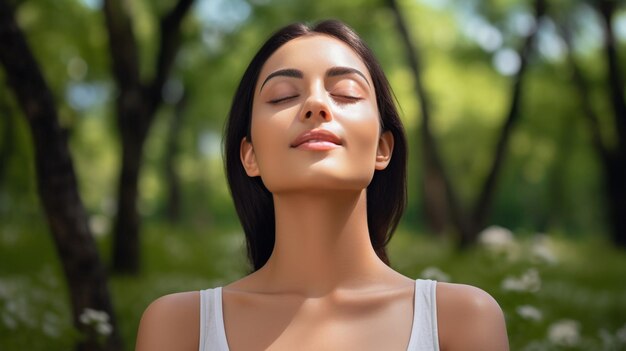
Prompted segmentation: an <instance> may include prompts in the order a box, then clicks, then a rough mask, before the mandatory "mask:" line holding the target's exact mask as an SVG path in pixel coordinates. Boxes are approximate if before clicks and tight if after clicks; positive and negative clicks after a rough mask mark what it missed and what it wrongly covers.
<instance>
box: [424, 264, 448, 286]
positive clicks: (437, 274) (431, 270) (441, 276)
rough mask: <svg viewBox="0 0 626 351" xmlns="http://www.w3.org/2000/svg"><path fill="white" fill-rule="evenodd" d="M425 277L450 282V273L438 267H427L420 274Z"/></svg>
mask: <svg viewBox="0 0 626 351" xmlns="http://www.w3.org/2000/svg"><path fill="white" fill-rule="evenodd" d="M420 277H422V278H423V279H432V280H436V281H439V282H449V281H450V275H449V274H446V273H445V272H444V271H442V270H441V269H439V268H437V267H426V268H424V270H423V271H422V273H421V274H420Z"/></svg>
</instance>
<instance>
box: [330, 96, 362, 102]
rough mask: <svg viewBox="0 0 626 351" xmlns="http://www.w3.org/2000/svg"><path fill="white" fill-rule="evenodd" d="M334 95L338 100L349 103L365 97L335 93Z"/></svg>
mask: <svg viewBox="0 0 626 351" xmlns="http://www.w3.org/2000/svg"><path fill="white" fill-rule="evenodd" d="M332 96H333V97H334V98H335V99H337V100H340V101H342V102H347V103H354V102H357V101H360V100H363V98H361V97H359V96H352V95H340V94H333V95H332Z"/></svg>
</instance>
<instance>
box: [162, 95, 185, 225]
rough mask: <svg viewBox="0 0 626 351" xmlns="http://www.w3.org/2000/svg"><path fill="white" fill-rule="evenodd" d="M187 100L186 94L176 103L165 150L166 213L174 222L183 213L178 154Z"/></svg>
mask: <svg viewBox="0 0 626 351" xmlns="http://www.w3.org/2000/svg"><path fill="white" fill-rule="evenodd" d="M185 94H186V93H185ZM186 102H187V98H186V95H183V96H182V97H181V99H180V100H179V101H178V102H177V103H176V105H175V108H174V113H173V114H172V117H171V120H170V128H169V130H168V136H167V148H166V151H165V152H166V154H165V177H166V182H167V204H166V214H167V218H168V220H169V221H170V222H172V223H175V222H178V221H179V220H180V215H181V213H180V206H181V192H180V177H179V176H178V172H177V171H176V156H177V155H178V153H179V147H178V138H179V135H180V127H181V125H182V119H183V116H184V110H185V105H186Z"/></svg>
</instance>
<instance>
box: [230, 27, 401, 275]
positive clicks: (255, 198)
mask: <svg viewBox="0 0 626 351" xmlns="http://www.w3.org/2000/svg"><path fill="white" fill-rule="evenodd" d="M311 34H324V35H328V36H331V37H333V38H335V39H338V40H340V41H342V42H344V43H346V44H347V45H348V46H350V47H351V48H352V49H353V50H354V51H355V52H356V53H357V55H359V57H360V58H361V60H362V61H363V62H364V63H365V65H366V66H367V69H368V70H369V73H370V75H371V77H372V80H373V83H374V89H375V91H376V102H377V104H378V110H379V114H380V120H381V121H380V122H381V127H382V128H381V129H382V130H383V131H390V132H391V133H392V134H393V137H394V148H393V154H392V157H391V161H390V163H389V165H388V166H387V168H386V169H384V170H380V171H375V173H374V177H373V179H372V181H371V183H370V184H369V186H368V187H367V223H368V228H369V233H370V240H371V242H372V246H373V248H374V250H375V251H376V254H377V255H378V257H379V258H380V259H381V260H382V261H383V262H385V263H386V264H389V259H388V257H387V252H386V250H385V247H386V245H387V243H388V242H389V239H390V238H391V235H392V234H393V231H394V230H395V229H396V227H397V225H398V222H399V221H400V218H401V216H402V212H403V211H404V208H405V206H406V163H407V143H406V137H405V135H404V128H403V127H402V123H401V121H400V117H399V115H398V111H397V109H396V106H395V103H394V101H395V100H394V96H393V94H392V91H391V88H390V86H389V82H388V81H387V78H386V77H385V74H384V73H383V70H382V68H381V67H380V64H379V63H378V61H377V60H376V58H375V57H374V54H373V53H372V51H371V50H370V49H369V48H368V47H367V46H366V45H365V43H364V42H363V40H361V38H359V36H358V35H357V34H356V33H355V32H354V31H353V30H352V29H351V28H350V27H348V26H347V25H345V24H344V23H342V22H340V21H337V20H327V21H323V22H320V23H318V24H316V25H314V26H311V27H309V26H307V25H305V24H302V23H294V24H290V25H288V26H286V27H284V28H282V29H280V30H279V31H277V32H276V33H274V35H272V36H271V37H270V38H269V39H268V40H267V41H266V42H265V44H263V46H262V47H261V49H260V50H259V51H258V53H257V54H256V55H255V56H254V58H253V59H252V62H251V63H250V65H249V66H248V68H247V69H246V71H245V73H244V75H243V78H242V79H241V82H240V83H239V87H238V88H237V91H236V92H235V96H234V97H233V102H232V106H231V109H230V114H229V116H228V121H227V124H226V128H225V134H226V135H225V150H224V151H225V167H226V174H227V177H228V184H229V186H230V191H231V194H232V196H233V201H234V204H235V208H236V210H237V214H238V215H239V219H240V220H241V224H242V225H243V229H244V231H245V234H246V241H247V246H248V259H249V260H250V263H251V264H252V266H253V270H255V271H256V270H258V269H259V268H261V267H262V266H263V265H264V264H265V263H266V262H267V260H268V259H269V257H270V255H271V254H272V250H273V249H274V240H275V222H274V200H273V198H272V194H271V193H270V192H269V190H267V188H266V187H265V186H264V185H263V182H262V181H261V179H260V177H249V176H248V175H247V174H246V172H245V170H244V168H243V165H242V164H241V159H240V147H241V140H242V139H243V138H244V137H247V138H248V140H250V125H251V118H252V102H253V101H252V100H253V97H254V89H255V87H256V84H257V80H258V79H259V74H260V72H261V69H262V67H263V65H264V64H265V62H266V61H267V59H268V58H269V57H270V56H271V55H272V54H273V53H274V52H275V51H276V50H278V48H280V47H281V46H282V45H284V44H286V43H287V42H289V41H290V40H293V39H296V38H298V37H302V36H306V35H311Z"/></svg>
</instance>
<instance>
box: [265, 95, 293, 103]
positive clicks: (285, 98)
mask: <svg viewBox="0 0 626 351" xmlns="http://www.w3.org/2000/svg"><path fill="white" fill-rule="evenodd" d="M298 96H300V95H291V96H285V97H281V98H278V99H273V100H270V101H268V103H270V104H273V105H275V104H279V103H281V102H284V101H287V100H290V99H294V98H297V97H298Z"/></svg>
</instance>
